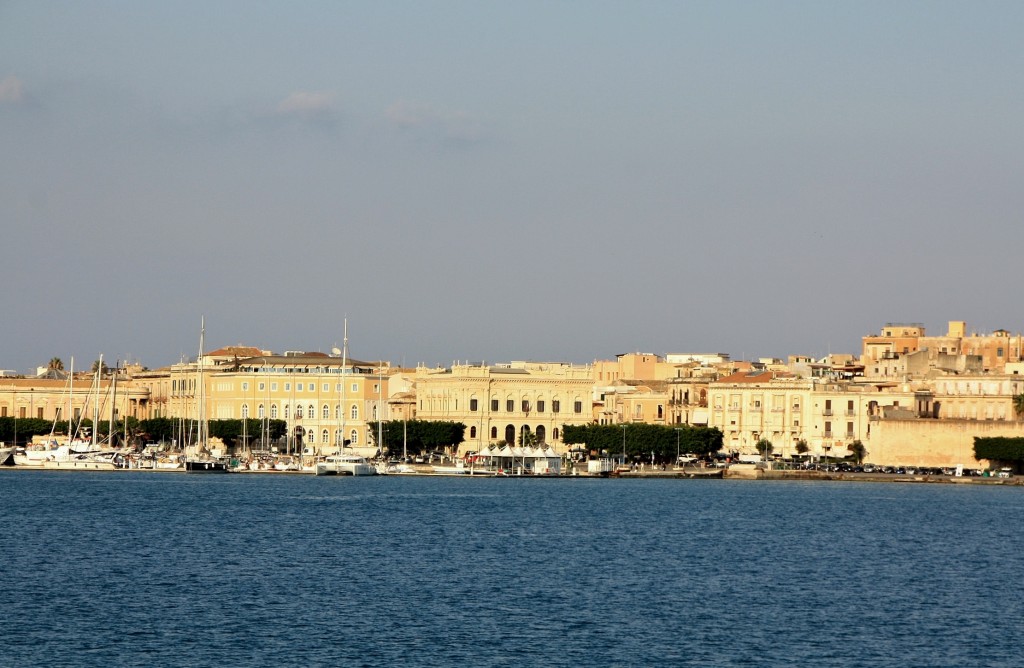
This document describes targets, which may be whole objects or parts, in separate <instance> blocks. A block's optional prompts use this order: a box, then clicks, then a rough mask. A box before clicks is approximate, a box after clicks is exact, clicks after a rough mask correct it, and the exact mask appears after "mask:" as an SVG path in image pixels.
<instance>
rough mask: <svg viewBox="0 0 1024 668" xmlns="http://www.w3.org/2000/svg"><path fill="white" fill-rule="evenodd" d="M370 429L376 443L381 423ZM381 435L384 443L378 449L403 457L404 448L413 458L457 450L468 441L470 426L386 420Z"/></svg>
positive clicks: (441, 421) (433, 421) (449, 422)
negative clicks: (435, 452) (468, 427)
mask: <svg viewBox="0 0 1024 668" xmlns="http://www.w3.org/2000/svg"><path fill="white" fill-rule="evenodd" d="M367 429H368V431H369V432H370V436H371V438H373V440H374V441H376V440H377V422H369V423H367ZM381 431H382V436H383V440H384V443H383V444H381V443H377V447H378V448H380V449H382V450H383V449H384V448H387V449H388V451H389V452H391V453H392V454H394V453H400V452H401V451H402V448H403V444H404V447H405V449H406V451H407V452H408V453H409V454H410V455H416V454H421V453H424V452H431V451H439V450H444V449H445V448H448V447H451V448H453V449H456V450H457V449H458V447H459V446H460V445H461V444H462V442H463V441H464V440H465V432H466V425H464V424H463V423H461V422H451V421H443V420H385V421H384V423H383V428H382V429H381Z"/></svg>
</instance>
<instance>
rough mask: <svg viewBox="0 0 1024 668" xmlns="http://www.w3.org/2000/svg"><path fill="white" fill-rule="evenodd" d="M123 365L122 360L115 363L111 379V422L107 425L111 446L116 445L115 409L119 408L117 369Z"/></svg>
mask: <svg viewBox="0 0 1024 668" xmlns="http://www.w3.org/2000/svg"><path fill="white" fill-rule="evenodd" d="M120 366H121V360H118V361H117V364H115V365H114V375H113V376H112V377H111V379H110V422H109V426H108V427H107V438H108V439H109V440H110V447H111V448H113V447H114V411H115V410H117V369H118V367H120Z"/></svg>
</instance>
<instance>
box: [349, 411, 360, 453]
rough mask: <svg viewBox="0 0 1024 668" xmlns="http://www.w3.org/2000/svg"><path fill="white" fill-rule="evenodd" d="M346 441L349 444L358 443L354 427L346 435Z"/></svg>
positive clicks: (357, 435) (357, 433)
mask: <svg viewBox="0 0 1024 668" xmlns="http://www.w3.org/2000/svg"><path fill="white" fill-rule="evenodd" d="M353 408H355V407H354V406H353ZM348 442H349V443H350V444H352V445H355V444H356V443H358V442H359V432H358V431H356V430H355V429H353V430H352V433H350V434H349V435H348Z"/></svg>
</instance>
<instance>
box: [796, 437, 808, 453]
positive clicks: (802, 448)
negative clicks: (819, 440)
mask: <svg viewBox="0 0 1024 668" xmlns="http://www.w3.org/2000/svg"><path fill="white" fill-rule="evenodd" d="M810 450H811V448H810V446H808V445H807V441H805V440H804V439H802V438H801V439H800V440H799V441H797V442H796V453H797V454H798V455H806V454H807V453H808V452H810Z"/></svg>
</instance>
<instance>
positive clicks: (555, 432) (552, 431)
mask: <svg viewBox="0 0 1024 668" xmlns="http://www.w3.org/2000/svg"><path fill="white" fill-rule="evenodd" d="M551 437H552V438H553V439H555V440H556V441H557V440H558V428H557V427H555V428H554V429H552V430H551Z"/></svg>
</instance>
